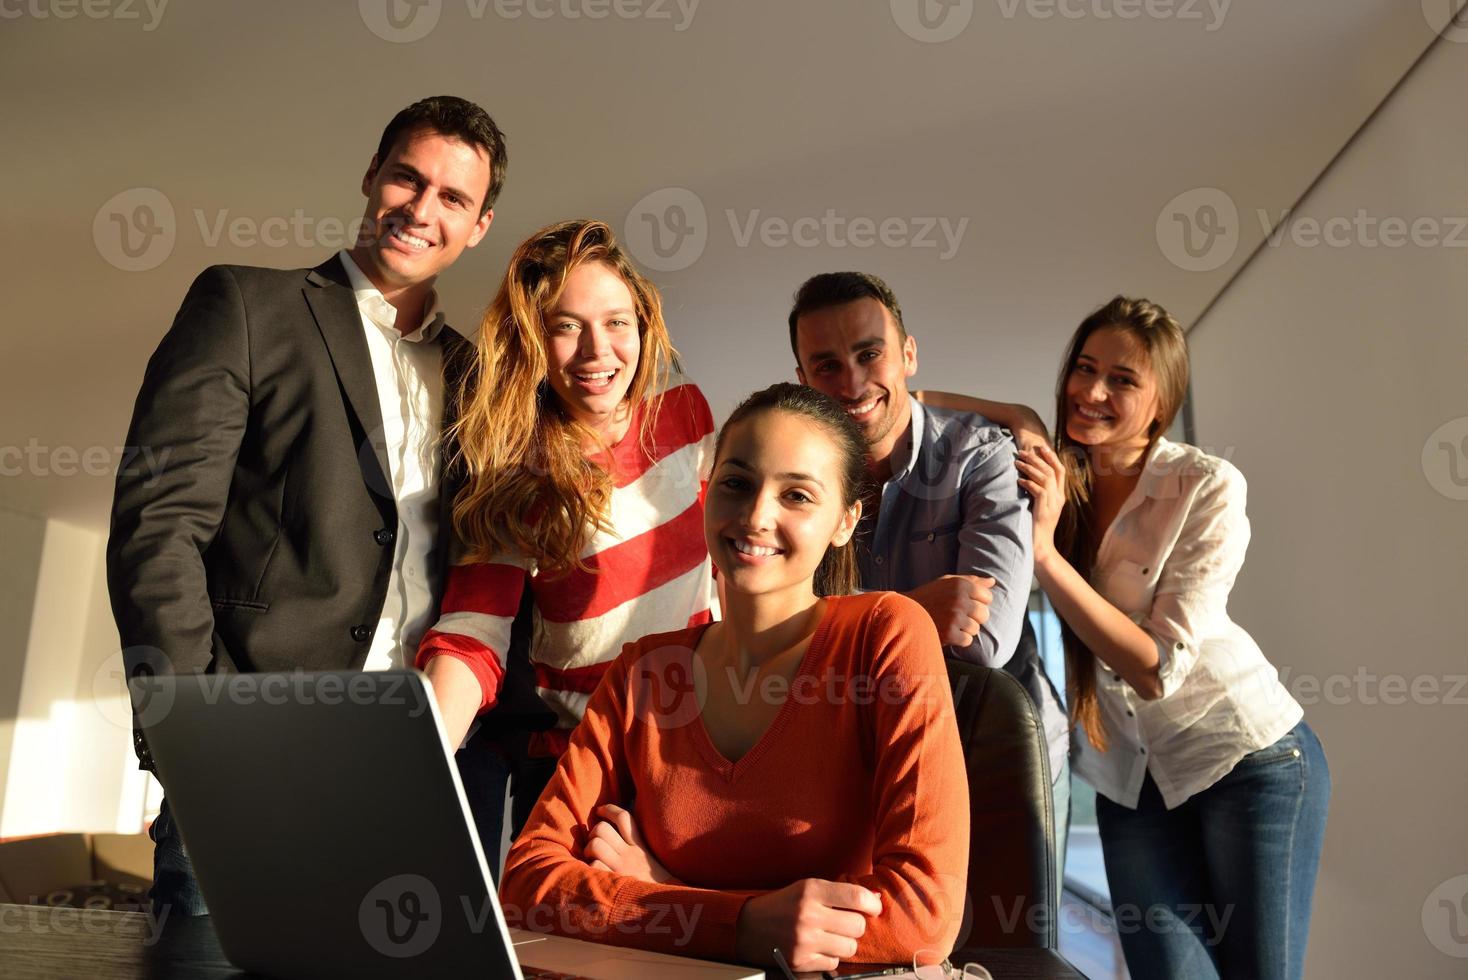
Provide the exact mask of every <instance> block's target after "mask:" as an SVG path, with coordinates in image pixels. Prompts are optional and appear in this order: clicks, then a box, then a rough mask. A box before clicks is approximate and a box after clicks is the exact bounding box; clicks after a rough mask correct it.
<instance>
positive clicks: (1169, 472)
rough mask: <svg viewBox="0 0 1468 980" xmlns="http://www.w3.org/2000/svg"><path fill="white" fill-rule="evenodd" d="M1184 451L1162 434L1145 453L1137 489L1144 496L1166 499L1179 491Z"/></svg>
mask: <svg viewBox="0 0 1468 980" xmlns="http://www.w3.org/2000/svg"><path fill="white" fill-rule="evenodd" d="M1185 456H1186V453H1185V452H1184V451H1183V449H1182V447H1181V446H1179V445H1178V444H1177V443H1175V442H1169V441H1168V440H1167V439H1166V438H1164V437H1162V436H1158V437H1157V442H1156V444H1154V445H1153V446H1152V449H1151V451H1150V452H1149V453H1148V454H1147V462H1146V463H1145V464H1144V465H1143V467H1142V477H1141V479H1139V480H1138V481H1137V491H1138V492H1139V493H1140V494H1141V495H1142V496H1144V497H1156V498H1159V499H1167V498H1170V497H1176V496H1177V495H1178V494H1179V493H1180V492H1181V481H1180V479H1179V477H1180V476H1181V473H1180V471H1181V470H1182V468H1183V466H1182V463H1183V458H1184V457H1185Z"/></svg>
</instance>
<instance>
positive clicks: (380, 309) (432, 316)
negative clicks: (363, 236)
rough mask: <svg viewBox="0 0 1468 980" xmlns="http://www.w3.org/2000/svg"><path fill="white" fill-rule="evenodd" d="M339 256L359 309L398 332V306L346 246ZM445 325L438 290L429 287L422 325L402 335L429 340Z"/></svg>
mask: <svg viewBox="0 0 1468 980" xmlns="http://www.w3.org/2000/svg"><path fill="white" fill-rule="evenodd" d="M337 257H338V258H340V259H341V261H342V267H343V268H345V269H346V270H347V279H348V280H350V281H351V284H352V294H353V295H354V296H356V298H357V309H359V310H361V312H362V315H363V316H365V317H366V318H367V319H369V320H371V321H372V322H373V323H375V324H376V325H377V326H379V327H381V328H383V329H384V330H391V331H393V332H397V319H398V311H397V308H396V307H395V306H393V305H392V304H391V303H389V302H388V301H387V297H386V296H384V295H382V290H380V289H378V288H377V287H376V286H374V285H372V280H371V279H368V278H367V275H366V273H364V272H363V271H362V270H361V269H360V268H359V267H358V266H357V263H356V262H354V261H353V260H352V256H351V255H350V254H349V253H348V252H347V250H346V249H342V250H341V251H340V252H338V253H337ZM443 327H444V315H443V310H442V309H440V307H439V304H438V290H436V289H434V290H430V291H429V293H428V301H427V302H426V303H424V304H423V322H422V324H421V325H420V326H419V327H418V329H417V330H413V331H410V332H408V333H406V334H403V339H404V340H407V341H411V342H413V343H418V342H420V341H430V340H433V339H434V338H436V337H437V336H438V335H439V332H440V331H441V330H443Z"/></svg>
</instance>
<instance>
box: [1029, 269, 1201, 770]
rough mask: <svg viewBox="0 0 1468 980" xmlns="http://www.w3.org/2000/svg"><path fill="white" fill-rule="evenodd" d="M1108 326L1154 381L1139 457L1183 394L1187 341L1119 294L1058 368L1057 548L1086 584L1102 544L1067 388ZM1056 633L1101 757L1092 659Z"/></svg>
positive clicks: (1174, 325) (1074, 701) (1150, 307)
mask: <svg viewBox="0 0 1468 980" xmlns="http://www.w3.org/2000/svg"><path fill="white" fill-rule="evenodd" d="M1108 327H1115V328H1116V329H1118V330H1123V331H1125V332H1126V333H1128V334H1130V335H1131V336H1132V337H1134V338H1136V340H1137V341H1138V343H1140V344H1141V345H1142V347H1143V349H1144V350H1146V352H1147V359H1148V363H1149V364H1150V365H1151V368H1152V371H1153V373H1154V374H1155V375H1156V377H1157V419H1156V421H1154V422H1153V423H1152V425H1151V426H1150V427H1149V428H1148V430H1147V449H1146V452H1145V453H1144V454H1143V458H1144V459H1145V458H1147V456H1148V455H1150V454H1151V452H1152V447H1153V446H1155V445H1156V444H1157V440H1158V439H1160V438H1161V437H1162V434H1163V433H1164V432H1166V431H1167V430H1168V429H1169V428H1171V426H1172V420H1173V419H1174V418H1176V417H1177V412H1178V409H1180V408H1181V407H1182V404H1183V399H1184V398H1186V397H1187V394H1188V341H1187V336H1186V335H1185V334H1184V333H1183V328H1182V325H1181V324H1179V323H1178V321H1177V319H1176V318H1175V317H1174V316H1173V315H1172V314H1171V313H1168V312H1167V311H1166V310H1164V309H1163V308H1162V307H1160V306H1158V305H1157V304H1156V303H1153V302H1150V301H1148V300H1145V299H1132V298H1128V297H1126V296H1118V297H1116V298H1115V299H1113V300H1112V301H1111V302H1109V303H1107V304H1106V305H1105V306H1103V307H1101V308H1100V309H1099V310H1097V311H1096V312H1095V313H1092V314H1091V315H1090V316H1088V317H1086V318H1085V319H1084V320H1082V321H1081V325H1080V326H1079V327H1077V328H1076V332H1075V335H1074V336H1072V337H1071V339H1070V346H1069V347H1068V348H1066V352H1065V360H1064V361H1063V362H1062V363H1061V366H1060V377H1059V378H1058V379H1057V380H1056V382H1055V452H1056V454H1057V455H1059V456H1060V458H1061V459H1062V460H1064V462H1065V507H1064V508H1063V509H1062V510H1061V512H1060V520H1059V522H1058V523H1057V525H1056V527H1055V548H1056V550H1057V551H1058V552H1059V553H1060V554H1061V555H1063V556H1064V557H1065V560H1066V561H1068V562H1070V564H1071V567H1072V568H1074V569H1075V570H1076V571H1077V572H1080V574H1081V576H1082V577H1083V578H1085V579H1086V580H1087V581H1090V579H1091V569H1092V568H1093V567H1094V566H1095V564H1096V550H1097V549H1098V548H1099V547H1100V546H1101V542H1100V540H1099V538H1100V536H1099V535H1098V534H1096V512H1095V509H1094V508H1093V507H1092V506H1091V489H1092V486H1093V481H1094V474H1093V473H1092V469H1091V457H1090V455H1089V453H1087V451H1086V450H1087V447H1086V446H1085V444H1083V443H1079V442H1076V441H1075V440H1074V439H1072V438H1071V437H1070V435H1069V434H1068V433H1067V432H1066V425H1065V423H1066V418H1067V417H1068V415H1069V412H1070V399H1069V398H1068V397H1066V392H1065V389H1066V383H1067V382H1068V381H1069V380H1070V375H1071V372H1073V371H1074V370H1075V367H1076V361H1077V360H1079V359H1080V356H1081V351H1082V350H1084V349H1085V346H1086V340H1087V339H1088V338H1089V337H1090V336H1091V334H1093V333H1095V332H1096V331H1097V330H1103V329H1106V328H1108ZM1060 627H1061V628H1060V635H1061V639H1062V640H1063V642H1064V644H1065V679H1066V693H1067V698H1068V700H1069V701H1070V716H1071V719H1072V720H1073V721H1074V722H1075V724H1077V725H1079V726H1080V727H1081V728H1082V729H1083V730H1084V731H1085V733H1086V737H1087V738H1088V739H1090V741H1091V744H1092V745H1094V746H1096V748H1098V749H1101V750H1103V751H1104V750H1105V749H1106V745H1107V741H1108V739H1107V737H1106V726H1105V724H1104V722H1103V721H1102V718H1101V706H1100V703H1099V701H1098V700H1097V697H1096V655H1095V654H1093V653H1092V652H1091V650H1090V648H1088V647H1087V646H1086V645H1085V644H1084V643H1082V642H1081V641H1080V638H1079V637H1077V636H1076V635H1075V632H1074V631H1073V630H1072V629H1071V628H1070V627H1069V626H1068V625H1066V623H1065V621H1064V620H1062V621H1061V624H1060Z"/></svg>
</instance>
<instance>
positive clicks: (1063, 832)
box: [1050, 759, 1070, 900]
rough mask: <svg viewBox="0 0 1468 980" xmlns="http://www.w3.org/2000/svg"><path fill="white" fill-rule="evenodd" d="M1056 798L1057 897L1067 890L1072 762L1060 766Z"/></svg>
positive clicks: (1055, 787)
mask: <svg viewBox="0 0 1468 980" xmlns="http://www.w3.org/2000/svg"><path fill="white" fill-rule="evenodd" d="M1050 791H1051V793H1052V795H1053V796H1054V797H1055V896H1056V899H1057V900H1058V899H1059V897H1060V893H1061V892H1062V891H1063V890H1064V889H1065V845H1066V844H1067V843H1068V842H1069V840H1070V760H1069V759H1066V760H1065V761H1063V762H1061V764H1060V774H1059V775H1057V776H1056V777H1055V783H1054V785H1052V786H1051V787H1050Z"/></svg>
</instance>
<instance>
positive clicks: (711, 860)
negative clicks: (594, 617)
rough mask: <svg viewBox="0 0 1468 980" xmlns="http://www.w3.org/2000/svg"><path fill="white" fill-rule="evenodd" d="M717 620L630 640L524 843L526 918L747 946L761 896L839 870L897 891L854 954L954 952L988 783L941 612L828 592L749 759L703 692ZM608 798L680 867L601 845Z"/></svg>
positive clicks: (774, 690)
mask: <svg viewBox="0 0 1468 980" xmlns="http://www.w3.org/2000/svg"><path fill="white" fill-rule="evenodd" d="M706 628H707V627H706V626H697V627H692V628H689V629H684V630H678V631H676V632H672V633H662V634H658V635H654V636H648V637H644V638H643V639H641V640H639V641H637V642H636V643H630V644H628V645H627V647H626V648H625V649H624V650H623V651H622V654H621V655H620V656H619V657H618V658H617V660H616V661H615V662H614V663H613V664H612V666H611V668H610V669H609V670H608V671H607V674H606V676H605V677H604V678H603V680H602V682H601V684H600V686H599V687H598V688H597V690H596V693H595V694H593V695H592V698H591V701H590V703H589V704H588V705H587V708H586V715H585V717H584V719H583V720H582V722H581V724H580V726H578V727H577V729H576V731H575V732H574V734H573V735H572V736H571V742H570V747H569V748H568V750H567V751H566V753H565V755H564V756H562V758H561V760H560V764H559V766H558V767H557V769H556V773H555V776H554V777H553V778H552V779H551V781H550V785H549V786H547V787H546V790H545V792H544V793H543V794H542V795H541V798H540V802H539V803H537V804H536V806H535V810H534V812H533V813H532V814H531V816H530V821H529V824H528V825H527V826H526V827H525V829H524V831H523V832H522V833H521V835H520V837H519V838H518V839H517V840H516V842H515V845H514V847H513V848H511V850H510V853H509V856H508V858H507V860H506V864H505V873H504V880H503V882H502V884H501V886H500V897H501V899H502V902H503V904H504V908H505V915H506V917H507V919H508V920H509V921H510V923H511V925H518V926H523V927H525V928H528V929H534V930H537V931H541V932H555V933H559V934H562V935H567V936H573V937H575V938H579V939H589V940H594V941H598V942H605V943H612V944H615V945H619V946H634V947H639V948H643V949H650V950H656V951H659V952H667V953H677V954H681V955H685V956H695V957H704V958H717V959H725V960H729V959H733V958H734V952H735V928H736V924H737V922H738V919H739V912H740V909H741V908H742V907H743V905H744V902H745V901H746V900H748V899H749V898H750V897H751V896H755V895H760V894H764V893H766V892H770V891H775V890H778V889H780V888H783V887H785V886H786V885H789V884H791V883H792V882H795V881H798V880H800V879H802V878H825V879H828V880H833V881H850V882H856V883H858V884H860V885H863V886H865V887H867V888H869V889H871V890H872V891H875V892H877V893H878V894H879V895H880V896H881V899H882V912H881V914H880V915H878V916H874V917H871V918H869V919H868V920H867V928H866V933H865V935H864V936H863V937H862V938H861V940H860V941H859V949H858V951H857V955H856V956H855V957H853V958H852V962H858V963H891V962H902V961H910V960H911V958H912V954H913V952H914V951H916V950H918V949H939V948H941V950H942V951H944V952H946V951H947V950H948V949H949V948H950V947H951V946H952V944H953V942H954V939H955V938H956V937H957V934H958V929H959V925H960V920H961V917H962V913H963V901H964V894H965V879H966V875H967V867H968V843H969V842H968V828H969V814H968V784H967V780H966V774H965V768H964V763H963V751H962V747H961V746H960V744H959V740H958V729H957V726H956V724H955V723H954V719H953V701H952V696H951V694H950V692H949V687H948V676H947V672H946V669H945V667H944V664H943V655H942V648H941V647H940V646H939V643H938V634H937V632H936V631H935V630H934V627H933V623H932V620H931V619H930V618H929V617H928V614H927V613H926V612H924V611H923V609H922V607H921V606H919V605H918V604H917V603H915V602H913V601H912V600H910V599H908V598H906V597H905V596H901V595H897V594H895V593H890V592H875V593H867V594H864V595H855V596H842V597H838V598H832V599H830V600H828V602H827V605H826V609H825V612H824V614H823V616H822V619H821V622H820V624H819V625H818V626H817V627H816V631H815V633H814V635H813V636H812V637H811V642H810V645H809V647H808V648H807V650H806V654H805V657H804V658H803V659H802V661H801V664H800V667H799V668H798V670H797V671H796V673H795V675H794V677H793V678H792V680H791V681H790V682H789V684H788V685H786V684H785V683H784V682H783V681H779V679H775V680H776V681H779V683H773V682H771V683H767V684H765V685H757V686H753V687H751V688H749V689H747V690H744V692H743V695H742V696H746V697H749V698H765V697H770V698H773V699H775V700H783V704H782V706H781V708H780V709H779V713H778V714H777V715H776V717H775V720H774V721H773V722H772V723H771V724H770V727H769V728H768V729H766V731H765V733H764V734H763V735H762V736H761V737H760V739H759V741H758V742H756V743H755V745H754V746H753V747H752V748H751V749H750V750H749V751H748V752H747V753H746V754H745V755H744V756H743V757H741V758H740V759H738V760H737V761H735V762H730V761H729V760H727V759H725V758H724V757H723V756H722V755H720V754H719V752H718V750H717V749H716V748H714V745H713V742H712V741H710V739H709V736H708V733H707V731H706V729H705V728H704V726H703V721H702V718H701V717H700V711H699V705H698V703H697V697H696V695H695V694H694V685H693V682H692V678H693V676H694V675H693V670H694V663H693V659H692V652H693V648H694V646H695V645H696V644H697V643H698V638H699V636H700V635H701V634H702V631H703V630H704V629H706ZM700 669H701V668H700ZM740 689H741V688H740V685H739V684H738V682H737V680H736V690H740ZM606 803H615V804H617V805H619V806H623V807H626V808H627V809H628V810H630V811H631V812H632V814H633V815H634V817H635V819H636V821H637V825H638V827H639V828H641V830H642V834H643V836H644V837H645V838H646V840H647V843H648V846H649V848H650V849H651V851H652V853H653V856H654V857H656V859H657V860H658V861H659V862H661V863H662V865H663V867H665V868H666V869H667V870H668V872H669V873H670V874H672V875H673V876H674V877H675V878H677V879H678V882H679V883H678V884H671V885H658V884H651V883H648V882H643V881H639V880H636V879H634V878H629V877H625V876H622V875H616V874H612V873H610V872H606V871H600V870H595V869H593V868H591V867H590V866H589V865H588V864H587V863H586V860H585V858H584V857H583V852H582V848H583V847H584V845H585V842H586V838H587V835H588V833H589V827H590V825H592V824H594V823H595V822H596V819H597V818H596V816H595V813H596V809H597V808H598V807H600V806H601V805H603V804H606Z"/></svg>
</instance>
